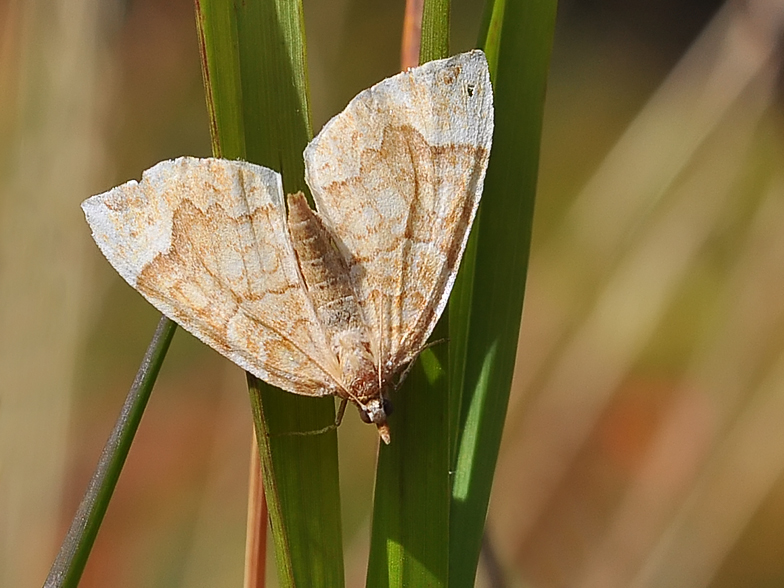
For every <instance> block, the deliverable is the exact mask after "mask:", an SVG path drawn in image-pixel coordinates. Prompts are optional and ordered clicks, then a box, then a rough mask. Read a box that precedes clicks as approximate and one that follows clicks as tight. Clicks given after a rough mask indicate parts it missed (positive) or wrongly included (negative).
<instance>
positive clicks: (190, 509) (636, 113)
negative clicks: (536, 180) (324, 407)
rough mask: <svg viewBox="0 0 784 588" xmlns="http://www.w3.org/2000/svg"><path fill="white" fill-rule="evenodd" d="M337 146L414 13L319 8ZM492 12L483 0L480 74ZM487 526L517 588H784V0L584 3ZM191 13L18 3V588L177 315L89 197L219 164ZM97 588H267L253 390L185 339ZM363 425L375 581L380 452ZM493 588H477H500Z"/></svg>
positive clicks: (0, 318)
mask: <svg viewBox="0 0 784 588" xmlns="http://www.w3.org/2000/svg"><path fill="white" fill-rule="evenodd" d="M305 9H306V26H307V31H308V58H309V63H310V75H311V94H312V103H313V118H314V121H313V122H314V128H316V129H318V128H320V126H321V125H322V124H323V123H324V122H325V120H327V119H328V118H329V117H330V116H332V115H333V114H334V113H336V112H337V111H339V110H340V109H341V108H342V107H343V106H344V105H345V103H346V102H347V101H348V100H349V99H350V98H351V97H352V96H353V95H354V94H356V92H358V91H359V90H361V89H362V88H364V87H367V86H369V85H370V84H372V83H373V82H375V81H378V80H379V79H381V78H383V77H385V76H387V75H389V74H391V73H393V72H394V71H395V70H396V69H397V67H398V63H399V40H400V28H401V24H402V16H403V3H402V2H386V1H381V0H374V1H370V2H368V1H365V0H333V1H332V2H307V3H306V6H305ZM480 12H481V6H479V3H475V2H470V1H469V0H459V1H455V2H454V8H453V20H454V23H453V28H454V33H453V39H452V45H453V51H455V52H457V51H460V50H464V49H467V48H468V47H470V46H472V45H473V44H474V41H475V38H476V35H477V31H478V24H479V14H480ZM559 19H560V20H559V28H558V31H557V36H556V46H555V50H554V56H553V67H552V76H551V81H550V86H549V94H548V102H547V106H546V117H545V130H544V137H543V151H542V164H541V178H540V191H539V196H538V200H537V213H536V219H535V231H534V244H533V250H532V261H531V271H530V277H529V282H528V294H527V299H526V307H525V315H524V320H523V325H522V330H521V339H520V350H519V360H518V369H517V377H516V380H515V384H514V390H513V394H512V401H511V404H510V410H509V416H508V424H507V430H506V432H505V437H504V443H503V447H502V453H501V458H500V461H499V467H498V475H497V478H496V484H495V488H494V494H493V498H492V503H491V508H490V514H489V518H488V537H489V540H490V544H491V545H492V546H493V548H494V551H495V552H496V554H497V557H498V559H499V560H500V562H501V564H502V566H503V567H504V570H505V572H506V574H507V575H508V577H509V578H510V579H512V581H513V585H530V586H542V587H560V586H580V587H592V586H595V587H616V586H617V587H626V586H635V587H654V586H656V587H659V586H661V587H664V586H673V587H675V586H689V587H694V586H710V587H714V588H720V587H725V586H727V587H729V586H740V585H742V586H760V587H762V586H779V585H784V563H782V562H784V483H783V481H784V480H783V479H782V476H781V473H782V466H784V427H783V426H782V423H784V355H782V351H784V329H783V328H782V327H783V326H784V325H783V324H782V323H783V322H784V296H783V295H782V294H783V293H784V290H783V288H782V287H783V286H784V174H783V173H782V154H783V153H784V141H783V139H784V135H782V130H783V129H784V121H783V120H782V112H781V86H780V81H779V80H780V72H781V53H780V52H779V51H777V46H778V44H779V43H780V42H781V38H782V24H784V3H782V2H781V0H756V1H748V2H741V1H738V2H733V3H729V4H726V5H721V4H720V3H717V2H707V1H703V2H690V3H681V2H676V1H675V0H669V1H666V2H664V1H656V0H637V1H636V2H622V1H620V0H593V1H587V0H584V1H580V2H578V1H576V0H575V1H573V2H561V6H560V15H559ZM208 153H209V137H208V128H207V116H206V108H205V106H204V99H203V95H202V86H201V77H200V69H199V62H198V49H197V44H196V34H195V26H194V17H193V13H192V6H191V3H190V2H189V1H187V0H167V1H163V0H132V1H130V0H129V1H126V2H121V1H119V0H115V1H111V2H98V1H97V0H29V1H24V2H23V1H22V0H5V2H4V3H0V223H2V225H0V226H1V227H2V230H1V231H0V301H1V302H2V304H0V342H1V344H2V346H0V382H2V384H0V538H2V539H1V540H2V542H0V586H35V585H40V584H41V582H42V581H43V579H44V577H45V575H46V572H47V570H48V566H49V565H50V564H51V561H52V560H53V558H54V554H55V553H56V549H57V547H58V545H59V541H60V540H61V538H62V535H63V533H64V531H65V529H66V528H67V525H68V523H69V522H70V517H71V516H72V514H73V512H74V510H75V507H76V504H77V503H78V500H79V498H80V497H81V494H82V492H83V490H84V488H85V485H86V483H87V481H88V479H89V476H90V474H91V472H92V469H93V467H94V465H95V463H96V460H97V457H98V454H99V452H100V449H101V447H102V445H103V443H104V441H105V439H106V437H107V435H108V433H109V431H110V429H111V426H112V424H113V422H114V419H115V418H116V416H117V411H118V410H119V407H120V405H121V403H122V399H123V397H124V395H125V393H126V391H127V388H128V386H129V385H130V383H131V381H132V379H133V375H134V373H135V370H136V368H137V366H138V362H139V360H140V358H141V356H142V354H143V351H144V348H145V346H146V344H147V342H148V341H149V338H150V336H151V334H152V332H153V329H154V326H155V323H156V318H157V317H156V314H155V312H154V311H153V310H152V309H151V308H150V307H149V306H148V305H147V304H146V303H145V302H144V301H143V300H142V298H141V297H140V296H138V295H137V294H136V293H134V292H133V291H132V290H131V289H130V288H129V287H128V286H127V285H125V283H124V282H122V280H121V279H119V278H118V277H117V276H116V275H115V274H114V273H113V271H112V270H111V268H110V267H109V266H108V264H106V263H105V262H104V260H103V259H102V258H101V257H100V254H99V253H98V251H97V249H96V248H95V247H94V245H93V244H92V242H91V241H90V239H89V231H88V229H87V227H86V225H85V224H84V222H83V219H82V218H81V213H80V211H79V207H78V204H79V202H81V200H83V199H84V198H85V197H87V196H89V195H91V194H94V193H97V192H100V191H103V190H105V189H107V188H108V187H110V186H112V185H115V184H117V183H119V182H122V181H125V180H127V179H129V178H132V177H136V178H138V177H139V176H140V173H141V171H142V170H143V169H145V168H147V167H149V166H151V165H152V164H154V163H155V162H157V161H159V160H161V159H166V158H171V157H175V156H178V155H182V154H191V155H206V154H208ZM169 355H170V356H169V358H168V359H167V362H166V364H165V366H164V369H163V372H162V374H161V377H160V379H159V382H158V385H157V387H156V390H155V392H154V394H153V397H152V400H151V403H150V405H149V408H148V411H147V414H146V416H145V418H144V420H143V422H142V425H141V428H140V431H139V434H138V437H137V440H136V443H135V445H134V447H133V449H132V451H131V455H130V458H129V461H128V464H127V466H126V469H125V471H124V472H123V476H122V477H121V480H120V484H119V487H118V490H117V493H116V495H115V498H114V500H113V502H112V505H111V507H110V509H109V512H108V515H107V518H106V522H105V524H104V527H103V529H102V531H101V533H100V535H99V537H98V541H97V544H96V546H95V551H94V555H93V557H92V559H91V560H90V563H89V564H88V567H87V570H86V573H85V577H84V579H83V582H82V586H85V587H89V586H114V587H126V586H127V587H131V586H167V587H169V586H237V585H239V584H240V582H241V580H242V558H243V542H244V522H245V492H246V485H247V471H248V459H249V447H250V443H251V440H250V415H249V411H248V406H247V401H246V396H245V395H246V391H245V384H244V379H243V376H242V374H241V373H240V371H239V369H238V368H236V367H234V366H231V365H229V364H228V362H226V361H225V360H223V359H222V358H220V357H219V356H218V355H217V354H215V353H213V352H212V351H210V350H208V349H207V348H205V347H204V346H203V345H201V344H200V343H198V342H197V341H195V340H194V339H193V338H192V337H190V336H189V335H187V334H186V333H184V332H179V333H178V334H177V336H176V338H175V341H174V344H173V346H172V350H171V352H170V354H169ZM353 417H354V415H348V416H347V418H346V419H345V422H344V424H343V425H342V427H341V430H340V436H339V437H340V449H341V468H342V469H341V476H342V478H341V485H342V488H343V496H344V502H343V509H344V512H343V518H344V537H345V541H346V559H347V577H348V581H349V585H351V586H360V585H362V584H363V583H364V565H365V561H366V556H367V549H368V545H367V544H368V534H369V513H370V511H369V508H370V500H371V495H372V483H373V462H374V444H375V442H376V438H375V432H374V431H372V430H370V429H369V428H367V427H364V426H363V425H362V424H361V423H360V421H359V419H357V418H353ZM487 582H488V580H487V577H486V576H485V574H484V572H482V573H481V574H480V579H479V585H483V586H484V585H488V584H487Z"/></svg>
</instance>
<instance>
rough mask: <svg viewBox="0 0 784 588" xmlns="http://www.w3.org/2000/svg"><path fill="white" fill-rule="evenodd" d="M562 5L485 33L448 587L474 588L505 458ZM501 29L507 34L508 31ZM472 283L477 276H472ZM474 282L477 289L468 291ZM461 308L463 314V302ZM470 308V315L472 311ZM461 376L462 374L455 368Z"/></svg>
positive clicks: (518, 8) (538, 5)
mask: <svg viewBox="0 0 784 588" xmlns="http://www.w3.org/2000/svg"><path fill="white" fill-rule="evenodd" d="M556 4H557V3H556V1H555V0H546V1H541V0H540V1H534V0H506V1H505V2H504V3H503V5H499V4H498V2H496V3H495V4H494V5H493V6H492V7H490V8H489V9H488V15H489V18H488V20H487V21H486V26H485V32H486V34H487V41H488V44H487V45H486V53H487V54H488V56H489V58H490V66H491V77H492V79H493V82H494V86H493V89H494V102H495V134H494V137H493V151H492V155H491V157H490V165H489V168H488V171H487V178H486V180H485V188H484V195H483V198H482V205H481V207H480V219H479V223H478V225H477V226H475V227H474V235H473V238H474V239H475V243H473V244H472V245H471V247H472V248H473V249H471V252H470V253H471V256H472V257H473V259H471V258H469V259H468V260H467V261H468V262H469V263H471V262H473V267H470V266H468V268H467V270H466V271H465V275H463V276H461V277H460V280H461V281H460V283H459V284H458V286H457V288H456V289H457V291H458V298H455V299H453V305H452V307H451V309H450V312H451V313H452V315H451V316H452V317H453V320H458V319H460V318H461V316H460V315H462V314H463V313H465V312H468V314H469V317H470V320H469V325H468V330H467V332H465V331H463V335H465V334H467V335H468V337H467V343H466V347H465V349H466V351H465V364H464V366H463V373H462V374H459V375H455V379H459V380H460V381H461V382H462V386H463V390H462V395H461V399H460V405H461V410H460V417H459V421H458V427H457V429H458V438H457V440H456V455H455V465H454V468H455V477H454V483H453V487H452V510H451V512H450V529H451V532H450V547H451V549H450V563H449V578H450V583H451V585H452V586H473V584H474V577H475V574H476V567H477V563H478V559H479V551H480V548H481V542H482V533H483V529H484V523H485V516H486V513H487V505H488V501H489V498H490V489H491V487H492V481H493V474H494V472H495V465H496V461H497V458H498V449H499V446H500V442H501V432H502V429H503V423H504V418H505V416H506V407H507V402H508V399H509V388H510V385H511V382H512V373H513V370H514V363H515V355H516V350H517V337H518V331H519V327H520V318H521V315H522V306H523V294H524V291H525V278H526V272H527V268H528V252H529V247H530V242H531V225H532V220H533V204H534V196H535V193H536V179H537V170H538V163H539V142H540V135H541V126H542V112H543V108H544V94H545V87H546V81H547V72H548V67H549V60H550V51H551V47H552V39H553V30H554V26H555V13H556ZM499 22H500V24H501V26H500V33H499V27H498V24H499ZM472 274H473V275H472ZM466 278H468V279H470V283H468V282H467V281H466ZM456 300H459V301H460V305H461V306H460V307H458V306H457V305H456V304H454V302H455V301H456ZM463 305H470V310H467V309H466V308H465V307H464V306H463ZM455 368H456V369H460V366H455Z"/></svg>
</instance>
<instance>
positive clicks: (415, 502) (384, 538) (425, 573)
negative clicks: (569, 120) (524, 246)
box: [367, 0, 450, 587]
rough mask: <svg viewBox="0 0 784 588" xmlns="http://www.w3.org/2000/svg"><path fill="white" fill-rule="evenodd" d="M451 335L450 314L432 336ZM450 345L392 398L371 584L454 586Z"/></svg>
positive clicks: (438, 46) (445, 36)
mask: <svg viewBox="0 0 784 588" xmlns="http://www.w3.org/2000/svg"><path fill="white" fill-rule="evenodd" d="M448 48H449V2H448V1H447V0H433V1H429V2H425V6H424V13H423V18H422V44H421V46H420V62H422V63H424V62H426V61H430V60H433V59H439V58H442V57H446V56H447V54H448ZM446 337H447V320H446V317H442V319H441V321H440V322H439V324H438V325H437V326H436V329H435V331H434V333H433V336H432V337H431V340H438V339H444V338H446ZM447 361H448V345H447V344H441V345H436V346H434V347H432V348H430V349H427V350H425V351H424V352H423V353H422V355H421V357H420V360H419V361H418V362H417V365H416V366H415V367H414V368H413V369H412V371H411V373H410V375H409V376H408V379H407V380H406V381H405V383H404V385H403V387H402V388H401V389H400V390H398V391H397V393H396V394H395V396H394V398H393V399H392V401H393V403H394V406H395V412H394V413H393V414H392V416H391V418H390V421H389V424H390V429H391V437H392V443H391V445H389V446H386V445H383V444H382V445H381V447H380V450H379V459H378V468H377V471H376V487H375V496H374V510H373V528H372V535H371V547H370V560H369V562H368V573H367V585H368V586H374V587H376V586H378V587H403V586H407V587H417V586H433V587H437V586H446V585H447V580H448V578H447V575H448V571H449V569H448V564H449V493H450V479H449V448H450V447H449V422H450V420H449V406H450V403H449V382H448V378H447V374H448V366H447Z"/></svg>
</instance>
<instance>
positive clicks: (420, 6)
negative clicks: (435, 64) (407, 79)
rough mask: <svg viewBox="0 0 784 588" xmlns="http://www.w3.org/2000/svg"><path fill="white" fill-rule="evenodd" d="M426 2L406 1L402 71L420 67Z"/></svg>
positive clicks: (401, 53)
mask: <svg viewBox="0 0 784 588" xmlns="http://www.w3.org/2000/svg"><path fill="white" fill-rule="evenodd" d="M424 5H425V1H424V0H406V13H405V16H404V17H403V40H402V42H401V46H400V69H408V68H409V67H415V66H417V65H419V47H420V41H421V38H422V11H423V10H424Z"/></svg>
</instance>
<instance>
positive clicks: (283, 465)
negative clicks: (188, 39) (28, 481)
mask: <svg viewBox="0 0 784 588" xmlns="http://www.w3.org/2000/svg"><path fill="white" fill-rule="evenodd" d="M196 10H197V24H198V26H199V38H200V40H201V43H202V56H203V59H202V61H203V64H204V71H205V75H204V78H205V83H206V85H207V99H208V102H209V111H210V113H211V116H212V119H213V120H212V122H211V128H212V129H213V132H214V133H215V135H214V139H213V143H214V146H215V149H214V150H215V153H216V154H220V155H221V156H222V157H227V158H242V159H245V160H247V161H251V162H254V163H258V164H261V165H265V166H267V167H270V168H272V169H274V170H276V171H279V172H280V173H281V174H282V176H283V185H284V188H285V190H286V191H287V192H295V191H297V190H303V191H306V186H305V183H304V173H303V170H304V163H303V159H302V151H303V149H304V148H305V145H306V144H307V142H308V140H309V139H310V138H311V134H312V132H311V126H310V118H309V106H308V99H307V77H306V70H305V42H304V26H303V22H302V6H301V4H300V2H299V1H297V0H247V1H246V2H236V3H235V2H222V1H220V0H197V1H196ZM248 381H249V391H250V398H251V406H252V409H253V415H254V424H255V427H256V435H257V439H258V442H259V453H260V457H261V464H262V472H263V477H264V486H265V493H266V496H267V502H268V507H269V512H270V521H271V526H272V531H273V541H274V544H275V553H276V560H277V563H278V576H279V579H280V583H281V585H282V586H340V585H342V584H343V582H344V580H343V554H342V539H341V529H340V497H339V492H338V465H337V436H336V434H335V431H331V432H329V433H325V434H320V435H292V433H297V432H312V431H316V430H319V429H322V428H324V427H325V426H328V425H330V424H332V423H333V422H334V414H335V412H334V402H333V401H332V399H330V398H326V399H310V398H303V397H297V396H295V395H293V394H289V393H286V392H282V391H280V390H277V389H274V388H272V387H270V386H267V385H266V384H264V383H262V382H260V381H258V380H256V379H255V378H252V377H249V380H248Z"/></svg>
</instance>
